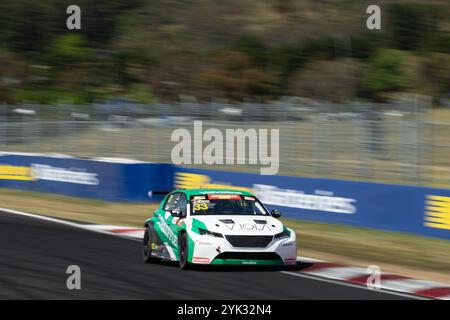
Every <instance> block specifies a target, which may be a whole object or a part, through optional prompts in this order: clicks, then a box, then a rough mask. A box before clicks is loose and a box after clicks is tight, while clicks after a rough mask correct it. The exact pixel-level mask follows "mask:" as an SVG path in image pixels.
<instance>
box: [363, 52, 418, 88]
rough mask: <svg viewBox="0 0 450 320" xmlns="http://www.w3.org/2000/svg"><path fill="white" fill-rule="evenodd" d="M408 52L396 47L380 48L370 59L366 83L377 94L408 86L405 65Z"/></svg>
mask: <svg viewBox="0 0 450 320" xmlns="http://www.w3.org/2000/svg"><path fill="white" fill-rule="evenodd" d="M406 58H407V55H406V53H404V52H402V51H399V50H394V49H380V50H379V51H378V52H377V53H376V54H375V55H374V57H373V58H372V59H370V61H369V68H368V72H367V77H366V85H367V87H368V89H370V90H371V91H372V92H373V93H374V94H375V95H376V96H380V94H382V93H384V92H389V91H395V90H402V89H405V88H407V87H408V84H409V80H408V78H407V77H406V75H405V71H404V67H405V62H406Z"/></svg>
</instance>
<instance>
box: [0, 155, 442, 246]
mask: <svg viewBox="0 0 450 320" xmlns="http://www.w3.org/2000/svg"><path fill="white" fill-rule="evenodd" d="M174 186H175V187H180V188H192V187H211V188H222V187H229V186H233V187H234V188H241V189H248V190H251V191H252V192H254V193H255V194H256V195H257V196H258V197H259V198H260V199H261V201H262V202H263V203H264V204H265V205H266V206H267V207H268V208H269V209H272V208H273V209H279V210H281V211H282V212H283V213H284V216H285V217H289V218H294V219H303V220H311V221H321V222H329V223H341V224H348V225H354V226H360V227H368V228H375V229H382V230H391V231H400V232H410V233H415V234H419V235H424V236H432V237H440V238H445V239H450V190H449V189H436V188H426V187H413V186H404V185H394V184H380V183H369V182H356V181H342V180H333V179H315V178H301V177H289V176H261V175H258V174H252V173H238V172H228V171H218V170H203V169H192V168H184V167H176V166H173V165H171V164H164V163H147V162H138V161H132V160H126V159H122V160H121V159H105V158H103V159H102V158H99V159H78V158H72V157H66V156H52V157H50V156H45V155H37V154H34V155H30V154H0V187H3V188H12V189H22V190H30V191H39V192H50V193H56V194H63V195H69V196H76V197H82V198H91V199H100V200H106V201H150V199H149V198H148V192H149V191H152V190H153V191H155V190H156V191H163V190H170V189H172V188H173V187H174ZM152 199H153V200H159V199H160V198H158V197H157V196H156V197H153V198H152Z"/></svg>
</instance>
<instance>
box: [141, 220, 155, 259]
mask: <svg viewBox="0 0 450 320" xmlns="http://www.w3.org/2000/svg"><path fill="white" fill-rule="evenodd" d="M151 243H152V233H151V232H150V228H149V227H148V226H146V227H145V232H144V238H143V239H142V258H143V259H144V262H145V263H151V262H153V260H154V259H153V257H152V254H151V253H152V247H151Z"/></svg>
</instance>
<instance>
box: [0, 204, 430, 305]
mask: <svg viewBox="0 0 450 320" xmlns="http://www.w3.org/2000/svg"><path fill="white" fill-rule="evenodd" d="M2 211H3V212H6V213H10V214H15V215H19V216H24V217H29V218H34V219H39V220H43V221H48V222H53V223H59V224H63V225H66V226H69V227H73V228H78V229H83V230H87V231H92V232H97V233H101V234H106V235H110V236H115V237H120V238H124V239H128V240H134V241H141V239H140V238H138V237H137V234H136V233H135V234H134V235H130V236H127V235H126V234H121V233H113V232H110V231H108V230H104V229H103V228H105V227H107V228H112V227H115V228H124V229H125V228H130V229H132V227H120V226H119V227H118V226H99V225H95V224H93V225H89V224H87V225H84V224H80V223H76V222H71V221H66V220H61V219H57V218H51V217H46V216H41V215H38V214H33V213H28V212H22V211H18V210H12V209H7V208H0V213H1V212H2ZM100 227H103V228H100ZM297 260H299V261H301V262H324V261H323V260H317V259H313V258H308V257H297ZM316 272H317V271H316ZM280 273H283V274H287V275H292V276H296V277H302V278H308V279H313V280H317V281H322V282H328V283H333V284H338V285H342V286H347V287H352V288H359V289H364V290H371V291H372V290H373V289H369V288H367V287H365V286H363V285H358V284H353V283H349V282H343V281H339V280H333V279H328V278H324V277H323V276H321V275H319V274H318V275H314V274H313V272H311V274H305V273H299V272H291V271H280ZM317 273H319V272H317ZM337 278H338V277H337ZM392 290H395V289H392ZM378 291H380V292H382V293H387V294H392V295H396V296H400V297H407V298H415V299H421V300H430V299H427V298H424V297H419V296H416V295H412V294H407V293H401V292H396V291H391V290H386V289H384V288H381V289H379V290H378Z"/></svg>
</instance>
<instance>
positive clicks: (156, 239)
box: [143, 189, 297, 269]
mask: <svg viewBox="0 0 450 320" xmlns="http://www.w3.org/2000/svg"><path fill="white" fill-rule="evenodd" d="M280 216H281V213H280V212H279V211H278V210H273V211H271V212H270V213H269V211H268V210H267V209H266V208H265V207H264V205H263V204H262V203H261V202H260V201H259V200H258V199H257V198H256V197H255V196H254V195H253V194H251V193H249V192H246V191H238V190H233V189H178V190H174V191H172V192H170V193H168V194H167V195H166V196H165V197H164V199H163V201H162V202H161V204H160V205H159V207H158V208H157V209H156V210H155V212H154V216H153V217H152V218H150V219H148V220H146V222H145V233H144V238H143V258H144V262H146V263H150V262H152V261H154V259H162V260H171V261H178V262H179V265H180V268H181V269H188V268H189V267H190V266H191V265H192V264H205V265H274V266H275V265H286V266H288V265H295V264H296V258H297V248H296V236H295V232H293V231H292V230H291V229H289V228H286V227H285V226H284V225H283V224H282V223H281V222H280V221H279V220H278V219H277V218H279V217H280Z"/></svg>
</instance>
